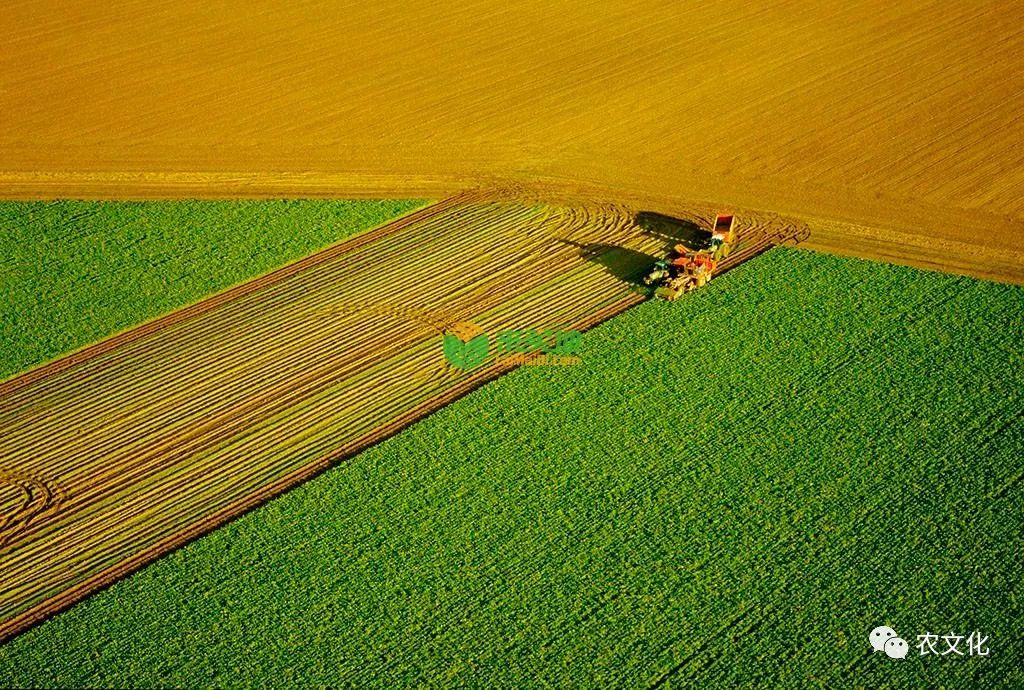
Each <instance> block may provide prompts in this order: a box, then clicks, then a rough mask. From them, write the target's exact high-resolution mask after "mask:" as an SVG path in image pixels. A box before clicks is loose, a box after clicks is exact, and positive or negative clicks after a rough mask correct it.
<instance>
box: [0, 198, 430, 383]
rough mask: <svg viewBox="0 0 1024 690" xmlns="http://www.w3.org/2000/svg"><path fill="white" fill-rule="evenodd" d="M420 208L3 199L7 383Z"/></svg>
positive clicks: (1, 286)
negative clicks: (24, 372)
mask: <svg viewBox="0 0 1024 690" xmlns="http://www.w3.org/2000/svg"><path fill="white" fill-rule="evenodd" d="M422 203H423V202H414V201H223V202H222V201H160V202H138V203H124V202H120V203H97V202H82V201H61V202H52V203H38V202H2V203H0V252H2V254H3V257H4V260H3V262H2V264H0V379H3V378H6V377H8V376H10V375H11V374H14V373H17V372H18V371H21V370H22V369H27V368H29V367H31V366H33V365H35V364H39V363H41V362H43V361H46V360H48V359H52V358H53V357H56V356H58V355H61V354H63V353H65V352H67V351H69V350H73V349H76V348H78V347H81V346H83V345H87V344H89V343H91V342H94V341H96V340H99V339H100V338H103V337H106V336H108V335H110V334H111V333H115V332H117V331H120V330H123V329H125V328H128V327H129V326H133V325H135V324H137V323H139V322H141V321H146V320H148V319H150V318H153V317H156V316H159V315H161V314H164V313H166V312H169V311H172V310H174V309H176V308H178V307H181V306H184V305H186V304H190V303H192V302H195V301H196V300H198V299H201V298H202V297H205V296H206V295H209V294H211V293H214V292H219V291H221V290H223V289H225V288H228V287H230V286H232V285H235V284H237V283H240V282H243V281H245V280H247V279H249V278H252V277H254V276H257V275H260V274H262V273H266V272H267V271H270V270H272V269H274V268H277V267H278V266H281V265H282V264H285V263H288V262H289V261H292V260H294V259H298V258H300V257H302V256H305V255H307V254H310V253H312V252H314V251H316V250H317V249H320V248H321V247H324V246H326V245H329V244H332V243H334V242H336V241H338V240H340V239H343V238H344V237H346V236H348V235H351V234H354V233H356V232H359V231H361V230H365V229H368V228H371V227H373V226H375V225H379V224H381V223H383V222H384V221H386V220H388V219H390V218H392V217H394V216H396V215H399V214H401V213H403V212H405V211H408V210H410V209H412V208H414V207H416V206H419V205H421V204H422Z"/></svg>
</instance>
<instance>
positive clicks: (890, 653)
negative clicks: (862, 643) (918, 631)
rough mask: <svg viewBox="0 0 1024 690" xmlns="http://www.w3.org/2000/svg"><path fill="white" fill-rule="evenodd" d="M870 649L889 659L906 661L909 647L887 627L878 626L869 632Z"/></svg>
mask: <svg viewBox="0 0 1024 690" xmlns="http://www.w3.org/2000/svg"><path fill="white" fill-rule="evenodd" d="M870 642H871V647H872V649H874V650H875V651H876V652H885V655H886V656H887V657H889V658H890V659H906V658H907V652H909V651H910V646H909V645H908V644H907V641H906V640H904V639H903V638H902V637H899V636H898V635H897V634H896V631H895V630H893V629H892V628H890V627H889V626H888V625H880V626H878V627H877V628H875V629H874V630H872V631H871V636H870Z"/></svg>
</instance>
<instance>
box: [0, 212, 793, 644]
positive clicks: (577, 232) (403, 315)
mask: <svg viewBox="0 0 1024 690" xmlns="http://www.w3.org/2000/svg"><path fill="white" fill-rule="evenodd" d="M688 213H689V216H688V220H691V221H698V220H699V221H701V222H705V223H706V220H707V218H708V217H709V216H710V214H711V211H710V210H709V209H696V210H691V211H690V212H688ZM634 218H635V213H634V212H633V210H631V209H629V208H626V207H621V206H614V205H596V204H588V203H582V202H569V201H564V200H563V201H558V200H550V199H549V200H544V199H540V198H530V199H528V200H524V199H517V198H513V197H511V196H510V194H509V193H505V194H501V193H497V192H491V193H482V192H476V193H466V194H462V195H459V196H458V197H455V198H452V199H449V200H446V201H445V202H442V203H440V204H437V205H435V206H432V207H428V208H427V209H424V210H422V211H420V212H417V213H415V214H412V215H411V216H407V217H405V218H402V219H399V220H397V221H394V222H393V223H390V224H388V225H386V226H383V227H382V228H380V229H378V230H375V231H372V232H370V233H367V234H366V235H363V236H361V237H359V238H355V239H353V240H350V241H348V242H344V243H341V244H339V245H336V246H334V247H331V248H328V249H326V250H324V251H323V252H320V253H318V254H316V255H314V256H311V257H308V258H306V259H303V260H302V261H299V262H297V263H295V264H292V265H290V266H286V267H285V268H282V269H280V270H279V271H276V272H274V273H272V274H270V275H268V276H265V277H263V278H259V279H257V280H254V281H252V282H250V283H248V284H245V285H242V286H239V287H237V288H233V289H232V290H229V291H228V292H225V293H222V294H220V295H216V296H214V297H211V298H210V299H208V300H205V301H204V302H201V303H199V304H196V305H193V306H190V307H188V308H186V309H183V310H181V311H179V312H176V313H174V314H171V315H168V316H167V317H164V318H162V319H158V320H157V321H154V322H150V323H148V324H144V325H142V326H140V327H139V328H137V329H134V330H132V331H128V332H126V333H122V334H119V335H117V336H114V337H112V338H110V339H109V340H107V341H104V342H101V343H98V344H96V345H94V346H91V347H89V348H85V349H84V350H82V351H79V352H76V353H74V354H72V355H69V356H68V357H66V358H64V359H62V360H58V361H56V362H53V363H51V364H49V365H46V366H44V367H41V368H39V369H37V370H33V371H30V372H27V373H25V374H23V375H22V376H19V377H17V378H14V379H12V380H10V381H7V382H4V383H2V384H0V423H2V427H0V428H2V431H0V508H2V509H3V515H2V521H0V540H2V541H0V583H2V585H3V587H2V589H0V636H3V637H7V636H10V635H12V634H15V633H16V632H18V631H19V630H21V629H23V628H24V627H26V626H27V625H30V624H31V623H32V622H34V621H36V620H38V619H40V618H41V617H43V616H45V615H48V614H49V613H51V612H53V611H55V610H57V609H59V608H61V607H63V606H67V605H69V604H70V603H73V602H74V601H76V600H77V599H79V598H81V597H83V596H85V595H86V594H88V593H89V592H90V591H92V590H94V589H96V588H97V587H101V586H103V585H104V584H106V583H108V582H110V581H111V580H112V579H114V578H116V577H119V576H121V575H123V574H124V573H126V572H128V571H130V570H131V569H133V568H137V567H139V566H140V565H142V564H144V563H145V562H147V561H148V560H151V559H153V558H155V557H156V556H158V555H160V554H161V553H164V552H166V551H167V550H168V549H171V548H174V547H175V546H176V545H179V544H181V543H183V542H184V541H185V540H187V539H190V538H193V537H194V536H196V535H198V534H201V533H202V532H204V531H207V530H209V529H212V528H213V527H215V526H216V525H218V524H220V523H222V522H223V521H225V520H227V519H230V518H231V517H232V516H234V515H237V514H238V513H239V512H241V511H243V510H246V509H248V508H249V507H252V506H253V505H255V504H257V503H258V502H260V501H263V500H266V498H268V497H270V496H272V495H275V494H276V493H279V492H281V491H283V490H284V489H286V488H287V487H289V486H291V485H293V484H294V483H295V482H298V481H301V480H303V479H304V478H307V477H309V476H311V474H312V473H314V472H316V471H319V470H321V469H323V468H324V467H327V466H329V465H330V464H331V463H332V462H336V461H338V460H340V459H343V458H345V457H347V456H349V455H351V454H353V453H355V452H358V451H359V450H361V449H362V448H365V447H366V446H367V445H369V444H371V443H374V442H375V441H377V440H379V439H381V438H382V437H384V436H385V435H387V434H390V433H393V432H394V431H395V430H397V429H399V428H401V427H402V426H403V425H405V424H408V423H410V422H411V421H414V420H415V419H417V418H418V417H420V416H422V415H423V414H426V413H428V412H430V411H431V410H434V409H436V408H437V407H438V406H439V405H442V404H444V403H445V402H446V401H449V400H451V399H453V397H455V396H458V395H461V394H462V393H464V392H465V391H467V390H470V389H472V388H473V387H475V386H478V385H480V384H481V383H483V382H485V381H487V380H489V379H491V378H494V377H495V376H498V375H500V374H501V373H502V372H503V371H506V370H507V369H508V368H509V366H510V365H509V364H508V363H507V362H504V361H501V360H499V359H497V358H496V357H495V355H494V353H491V354H490V355H489V357H488V359H487V360H486V361H485V362H484V364H482V365H480V366H478V367H476V368H474V369H470V370H461V369H457V368H454V367H452V366H450V365H449V364H447V363H446V361H445V359H444V354H443V349H442V347H441V338H442V335H443V333H444V332H445V331H447V330H449V329H451V328H452V327H453V326H455V325H456V324H457V323H459V322H466V321H468V322H472V323H474V324H476V325H477V326H479V327H480V328H482V329H483V330H484V332H486V333H488V334H493V333H496V332H498V331H501V330H506V329H522V328H535V329H571V328H577V329H583V328H587V327H590V326H591V325H593V324H595V323H597V322H599V321H601V320H603V319H605V318H608V317H609V316H612V315H614V314H615V313H618V312H619V311H621V310H623V309H625V308H627V307H629V306H630V305H632V304H635V303H637V302H639V301H641V300H642V299H644V296H643V294H641V293H639V292H637V290H636V286H635V285H634V284H633V283H632V282H630V276H627V275H625V274H624V273H623V272H622V271H621V270H619V269H613V268H611V267H612V266H613V265H615V262H614V261H611V260H610V258H611V257H614V255H615V252H622V253H624V254H625V255H628V256H634V257H640V261H641V263H642V262H644V261H646V260H647V259H645V258H644V257H647V258H649V259H650V260H653V259H654V258H655V257H656V256H660V255H661V254H662V253H663V252H664V251H665V250H666V248H667V247H668V246H669V245H670V244H671V243H672V241H671V238H668V237H665V236H661V235H656V234H653V233H650V232H647V231H645V230H644V229H643V228H642V227H640V226H639V225H637V223H636V222H635V221H634ZM746 222H747V225H745V226H743V227H741V228H740V237H741V239H740V243H739V246H738V247H737V249H736V251H735V252H734V253H733V255H732V256H731V257H730V258H729V259H728V260H727V261H726V262H725V266H724V268H728V267H729V266H732V265H735V264H736V263H738V262H739V261H742V260H744V259H745V258H748V257H750V256H753V255H754V254H756V253H758V252H760V251H762V250H764V249H765V248H767V247H769V246H771V241H772V240H774V241H784V240H786V238H788V237H789V236H790V235H789V234H786V233H785V232H780V230H782V229H785V225H784V223H783V224H781V225H780V223H778V222H775V221H774V220H773V219H767V220H765V219H753V218H751V219H748V220H747V221H746ZM790 231H792V229H790ZM790 234H792V232H790ZM605 259H608V260H607V261H605Z"/></svg>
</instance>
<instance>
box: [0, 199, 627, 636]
mask: <svg viewBox="0 0 1024 690" xmlns="http://www.w3.org/2000/svg"><path fill="white" fill-rule="evenodd" d="M452 198H453V199H454V198H456V197H452ZM446 201H448V200H446ZM427 208H434V206H433V205H432V206H428V207H425V208H424V209H419V210H425V209H427ZM646 299H647V296H646V295H643V294H639V293H630V294H627V295H625V296H624V297H623V298H622V299H619V300H617V301H615V302H613V303H612V304H610V305H608V306H607V307H605V308H603V309H601V310H599V311H596V312H594V313H593V314H591V315H590V316H588V317H586V318H585V319H583V320H582V321H581V322H580V323H579V324H577V328H578V329H579V330H588V329H590V328H593V327H594V326H597V325H598V324H600V323H603V322H604V321H607V320H608V319H610V318H612V317H614V316H617V315H618V314H621V313H622V312H624V311H626V310H627V309H629V308H630V307H633V306H635V305H637V304H639V303H640V302H643V301H645V300H646ZM58 361H60V360H58ZM518 366H519V365H513V366H507V367H490V368H487V369H483V370H482V371H480V372H478V373H476V374H473V375H472V376H470V377H469V378H467V379H465V380H464V381H462V382H460V383H458V384H456V385H455V386H453V387H452V388H450V389H449V390H447V391H445V392H444V393H442V394H441V395H438V396H436V397H433V398H430V399H428V400H425V401H424V402H423V403H421V404H419V405H417V406H416V407H414V408H412V409H410V410H407V411H406V412H404V413H402V414H401V415H400V416H398V417H396V418H395V419H392V420H390V421H388V422H386V423H384V424H383V425H381V426H379V427H377V428H376V429H375V430H373V431H372V432H370V433H369V434H367V435H365V436H364V437H363V438H361V439H358V440H356V441H353V442H351V443H349V444H347V445H345V446H342V447H341V448H339V449H337V450H335V451H332V452H330V453H328V454H326V455H324V456H322V457H320V458H318V459H316V460H313V461H311V462H309V463H307V464H306V465H304V466H302V467H300V468H298V469H297V470H294V471H293V472H291V473H289V474H287V475H285V476H284V477H281V478H280V479H278V480H277V481H275V482H273V483H272V484H268V485H267V486H265V487H263V488H262V489H260V490H259V491H258V492H256V493H253V494H250V495H248V496H246V497H245V498H243V499H241V500H239V501H236V502H235V503H233V504H231V505H229V506H227V507H225V508H223V509H221V510H220V511H218V512H216V513H214V514H213V515H210V516H208V517H206V518H204V519H202V520H200V521H198V522H196V523H195V524H193V525H191V526H190V527H188V528H186V529H184V530H182V531H180V532H178V533H176V534H172V535H170V536H169V537H167V538H165V539H163V540H162V541H160V542H157V543H156V544H154V545H152V546H150V547H149V548H147V549H145V550H143V551H140V552H138V553H136V554H134V555H132V556H130V557H129V558H126V559H124V560H122V561H120V562H118V563H117V564H115V565H113V566H111V567H110V568H107V569H106V570H103V571H101V572H99V573H97V574H95V575H93V576H91V577H89V578H87V579H85V580H83V581H82V582H79V583H78V584H75V585H72V586H71V587H69V588H67V589H65V590H64V591H62V592H60V593H59V594H57V595H56V596H54V597H51V598H49V599H47V600H45V601H43V602H41V603H39V604H37V605H35V606H33V607H32V608H29V609H27V610H26V611H23V612H21V613H19V614H18V615H16V616H14V617H13V618H10V619H8V620H6V621H4V622H2V623H0V644H2V643H4V642H7V641H8V640H10V639H11V638H13V637H15V636H16V635H18V634H20V633H22V632H24V631H25V630H27V629H28V628H30V627H32V626H33V625H36V624H38V623H41V622H42V621H44V620H46V619H47V618H49V617H51V616H53V615H55V614H57V613H59V612H61V611H63V610H64V609H66V608H68V607H70V606H72V605H73V604H75V603H77V602H79V601H81V600H82V599H84V598H85V597H87V596H89V595H91V594H94V593H96V592H98V591H100V590H102V589H105V588H107V587H109V586H111V585H113V584H114V583H115V582H117V581H118V580H121V579H122V578H124V577H127V576H128V575H130V574H132V573H134V572H136V571H138V570H140V569H142V568H143V567H144V566H146V565H148V564H149V563H151V562H153V561H155V560H156V559H157V558H160V557H162V556H165V555H167V554H168V553H170V552H172V551H175V550H176V549H179V548H182V547H183V546H185V545H187V544H188V543H190V542H192V541H194V540H195V539H198V538H199V537H202V536H204V535H206V534H209V533H210V532H212V531H213V530H215V529H217V528H218V527H220V526H222V525H224V524H226V523H227V522H230V521H231V520H234V519H236V518H238V517H241V516H242V515H244V514H245V513H248V512H249V511H251V510H254V509H256V508H258V507H260V506H262V505H264V504H265V503H267V502H268V501H270V500H271V499H273V498H276V497H278V496H280V495H281V494H283V493H284V492H286V491H288V490H289V489H292V488H294V487H296V486H298V485H299V484H302V483H303V482H306V481H308V480H310V479H312V478H313V477H315V476H317V475H318V474H320V473H322V472H324V471H325V470H327V469H329V468H330V467H331V466H333V465H336V464H338V463H340V462H342V461H344V460H347V459H349V458H351V457H352V456H354V455H356V454H357V453H359V452H361V451H363V450H366V449H367V448H369V447H370V446H372V445H374V444H377V443H379V442H381V441H383V440H385V439H387V438H389V437H391V436H393V435H394V434H396V433H398V432H399V431H401V430H402V429H404V428H406V427H408V426H410V425H411V424H413V423H414V422H416V421H419V420H420V419H422V418H423V417H425V416H427V415H429V414H431V413H433V412H436V411H437V410H439V409H441V408H442V407H444V406H445V405H448V404H449V403H451V402H453V401H455V400H456V399H458V398H460V397H462V396H463V395H465V394H467V393H470V392H471V391H473V390H475V389H477V388H479V387H480V386H482V385H484V384H486V383H489V382H491V381H493V380H495V379H497V378H498V377H500V376H502V375H503V374H506V373H508V372H509V371H512V370H513V369H517V368H518ZM33 371H34V370H33ZM29 373H31V372H29Z"/></svg>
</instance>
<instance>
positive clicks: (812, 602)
mask: <svg viewBox="0 0 1024 690" xmlns="http://www.w3.org/2000/svg"><path fill="white" fill-rule="evenodd" d="M1022 332H1024V291H1022V290H1021V289H1020V288H1017V287H1011V286H1006V285H997V284H989V283H982V282H978V281H975V280H971V279H965V278H955V277H951V276H947V275H940V274H931V273H923V272H919V271H916V270H913V269H907V268H900V267H892V266H884V265H879V264H873V263H867V262H862V261H857V260H851V259H840V258H833V257H828V256H823V255H816V254H810V253H804V252H802V251H797V250H773V251H772V252H769V253H768V254H766V255H764V256H762V257H760V258H758V259H755V260H753V261H751V262H749V263H747V264H744V265H743V266H741V267H740V268H738V269H736V270H735V271H733V272H731V273H729V274H727V275H725V276H722V277H721V278H719V279H717V280H716V281H714V282H713V283H712V284H711V285H709V286H708V287H707V288H705V289H703V290H701V291H700V292H698V293H696V294H694V295H691V296H688V297H686V298H684V299H682V300H680V301H679V302H677V303H675V304H666V303H662V302H649V303H646V304H644V305H642V306H640V307H638V308H636V309H634V310H632V311H630V312H629V313H627V314H625V315H623V316H621V317H619V318H616V319H614V320H612V321H610V322H608V323H606V324H604V325H603V326H601V327H599V328H597V329H595V330H593V331H590V332H589V333H587V334H586V335H585V336H584V342H583V345H582V347H581V350H580V355H581V356H582V357H583V360H584V362H583V364H581V365H579V366H576V367H565V368H548V369H542V368H523V369H520V370H518V371H516V372H514V373H512V374H510V375H508V376H506V377H504V378H502V379H500V380H499V381H498V382H496V383H494V384H491V385H488V386H486V387H484V388H482V389H480V390H478V391H476V392H475V393H473V394H471V395H469V396H467V397H465V398H463V399H461V400H459V401H458V402H457V403H455V404H453V405H451V406H449V407H447V408H445V409H444V410H442V411H440V412H439V413H437V414H435V415H433V416H431V417H429V418H427V419H426V420H424V421H422V422H420V423H418V424H416V425H415V426H413V427H411V428H410V429H408V430H406V431H405V432H403V433H401V434H399V435H398V436H396V437H394V438H392V439H390V440H389V441H386V442H384V443H382V444H380V445H378V446H376V447H374V448H372V449H371V450H369V451H367V452H365V453H363V454H361V455H359V456H358V457H356V458H354V459H352V460H351V461H349V462H347V463H344V464H342V465H340V466H339V467H337V468H334V469H333V470H331V471H329V472H327V473H326V474H324V475H321V476H320V477H318V478H317V479H315V480H313V481H311V482H309V483H307V484H305V485H303V486H302V487H299V488H298V489H296V490H294V491H291V492H290V493H288V494H287V495H285V496H284V497H282V498H280V499H278V500H275V501H273V502H271V503H270V504H269V505H267V506H264V507H263V508H260V509H258V510H256V511H254V512H252V513H249V514H248V515H246V516H245V517H243V518H241V519H239V520H237V521H235V522H233V523H231V524H229V525H227V526H226V527H224V528H222V529H220V530H218V531H216V532H215V533H213V534H211V535H209V536H207V537H205V538H203V539H200V540H198V541H196V542H194V543H192V544H191V545H189V546H187V547H186V548H184V549H182V550H180V551H178V552H175V553H174V554H172V555H170V556H168V557H165V558H163V559H161V560H160V561H158V562H156V563H154V564H153V565H151V566H150V567H148V568H146V569H145V570H143V571H141V572H140V573H138V574H136V575H134V576H132V577H130V578H128V579H126V580H124V581H122V582H120V583H118V584H116V585H114V586H113V587H111V588H110V589H108V590H106V591H104V592H102V593H100V594H98V595H96V596H94V597H92V598H90V599H88V600H86V601H85V602H83V603H82V604H79V605H78V606H76V607H74V608H73V609H71V610H70V611H68V612H66V613H64V614H61V615H59V616H57V617H56V618H54V619H52V620H50V621H49V622H47V623H44V624H43V625H41V626H39V627H37V628H35V629H33V630H30V631H28V632H27V633H25V634H23V635H22V636H20V637H18V638H16V639H15V640H14V641H12V642H11V643H9V644H7V645H6V646H4V647H2V648H0V679H2V680H4V681H6V682H5V683H4V684H5V685H75V686H79V685H103V686H121V685H134V686H169V685H176V686H192V687H196V686H207V685H217V686H229V687H239V686H244V685H249V684H254V685H260V686H275V687H284V686H296V685H299V686H307V685H341V684H348V683H352V684H360V685H363V684H367V685H372V686H385V687H393V686H396V685H412V684H417V685H419V684H422V685H427V686H444V685H449V684H460V685H466V684H469V685H483V686H491V685H507V686H523V685H533V684H553V685H571V686H590V687H604V686H606V685H613V686H627V687H637V686H644V685H648V684H657V683H659V682H661V681H667V682H668V683H671V684H673V685H675V684H686V683H687V682H692V681H695V680H699V681H700V682H701V684H702V685H705V686H711V687H715V686H717V687H724V686H727V685H729V684H733V683H738V684H743V685H747V684H757V685H762V686H766V687H799V686H818V685H830V686H837V687H851V686H858V687H860V686H865V687H882V686H890V685H896V686H913V687H920V686H923V685H929V684H943V685H946V686H949V687H969V686H978V685H982V686H985V685H989V686H1008V687H1013V686H1017V687H1019V686H1021V685H1024V672H1022V670H1021V665H1020V664H1019V660H1020V659H1021V658H1022V657H1024V642H1022V640H1021V635H1020V633H1021V624H1020V620H1021V616H1022V614H1024V611H1022V603H1021V589H1020V587H1021V585H1020V582H1021V578H1022V575H1024V568H1022V566H1021V562H1020V553H1021V546H1022V541H1021V534H1022V530H1024V518H1022V509H1024V486H1022V482H1020V478H1021V477H1022V473H1024V467H1022V465H1021V458H1022V457H1024V426H1022V424H1021V416H1022V409H1024V405H1022V391H1024V373H1022V368H1021V365H1022V363H1024V362H1022V343H1021V333H1022ZM438 346H439V347H440V344H439V345H438ZM882 624H889V625H891V626H893V627H894V628H895V629H896V630H897V631H898V632H899V633H900V634H901V635H903V636H904V637H906V638H907V639H908V641H910V643H911V645H912V648H913V652H912V654H911V656H910V657H908V658H907V659H906V660H905V661H903V662H897V661H892V660H890V659H888V658H886V657H884V656H883V655H882V654H880V653H879V654H872V653H871V651H870V647H869V645H868V632H869V631H870V630H871V628H873V627H875V626H877V625H882ZM973 630H980V631H982V632H984V634H985V635H987V636H989V638H990V639H989V642H988V644H989V647H990V648H991V656H990V657H989V658H987V659H978V658H968V657H964V658H959V657H958V658H948V657H947V658H933V657H923V658H921V657H918V656H917V651H916V635H918V634H923V633H925V632H928V631H930V632H934V633H942V634H944V633H948V632H950V631H958V632H962V633H965V634H966V633H968V632H970V631H973Z"/></svg>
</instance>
